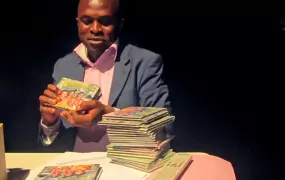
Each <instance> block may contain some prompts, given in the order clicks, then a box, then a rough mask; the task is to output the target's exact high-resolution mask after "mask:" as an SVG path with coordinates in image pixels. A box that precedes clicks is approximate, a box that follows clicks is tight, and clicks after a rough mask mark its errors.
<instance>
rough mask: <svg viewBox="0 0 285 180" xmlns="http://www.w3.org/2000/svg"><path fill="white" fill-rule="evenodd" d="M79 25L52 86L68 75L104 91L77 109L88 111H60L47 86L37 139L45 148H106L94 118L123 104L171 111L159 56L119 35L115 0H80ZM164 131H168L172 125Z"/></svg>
mask: <svg viewBox="0 0 285 180" xmlns="http://www.w3.org/2000/svg"><path fill="white" fill-rule="evenodd" d="M77 23H78V35H79V38H80V40H81V42H82V43H81V44H80V45H78V46H77V47H76V48H75V49H74V52H72V53H70V54H68V55H66V56H65V57H63V58H61V59H59V60H58V61H57V62H56V64H55V66H54V72H53V78H54V81H55V82H54V84H57V83H58V82H59V81H60V79H61V78H62V77H67V78H70V79H75V80H80V81H84V82H86V83H90V84H97V85H99V86H100V88H101V90H102V95H101V97H100V99H99V100H98V101H97V100H91V101H86V102H82V103H81V105H80V106H79V107H77V110H88V113H87V114H84V115H81V114H78V113H77V111H71V112H66V111H65V112H61V113H60V114H58V113H57V112H56V110H55V109H54V108H51V107H46V106H44V103H50V104H56V103H57V102H60V101H61V98H60V94H61V93H62V92H61V91H60V90H59V89H57V87H56V85H54V84H50V85H48V88H47V89H46V90H45V91H44V92H43V94H42V95H41V96H40V98H39V99H40V112H41V115H42V120H41V123H40V128H39V129H40V130H39V131H40V132H39V142H41V143H40V144H43V145H44V146H45V149H46V148H47V149H48V151H78V152H90V151H106V146H107V145H108V144H109V141H108V137H107V135H106V129H105V128H103V127H99V126H98V125H97V124H96V122H97V121H98V120H100V118H101V117H102V115H103V114H106V113H110V112H113V111H116V110H118V109H121V108H126V107H129V106H144V107H147V106H153V107H154V106H155V107H166V108H168V110H169V111H171V105H170V101H169V97H168V94H169V91H168V87H167V86H166V85H165V83H164V81H163V79H162V72H163V64H162V59H161V56H160V55H158V54H155V53H153V52H150V51H148V50H145V49H142V48H139V47H136V46H134V45H131V44H127V43H124V41H123V39H119V38H118V37H119V33H120V31H121V29H122V26H123V19H122V17H121V13H120V11H119V0H80V2H79V5H78V17H77ZM166 130H167V133H171V127H167V128H166ZM54 149H56V150H54Z"/></svg>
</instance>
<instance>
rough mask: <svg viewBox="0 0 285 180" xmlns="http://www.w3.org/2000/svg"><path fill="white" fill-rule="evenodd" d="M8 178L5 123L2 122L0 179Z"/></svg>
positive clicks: (0, 129) (0, 130)
mask: <svg viewBox="0 0 285 180" xmlns="http://www.w3.org/2000/svg"><path fill="white" fill-rule="evenodd" d="M6 179H7V170H6V160H5V144H4V130H3V124H2V123H0V180H6Z"/></svg>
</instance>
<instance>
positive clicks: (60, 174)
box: [34, 164, 102, 180]
mask: <svg viewBox="0 0 285 180" xmlns="http://www.w3.org/2000/svg"><path fill="white" fill-rule="evenodd" d="M101 173H102V168H101V167H100V165H99V164H84V165H69V166H46V167H45V168H44V169H43V170H42V171H41V172H40V173H39V174H38V175H37V177H36V178H35V179H34V180H74V179H76V180H97V179H99V178H100V175H101Z"/></svg>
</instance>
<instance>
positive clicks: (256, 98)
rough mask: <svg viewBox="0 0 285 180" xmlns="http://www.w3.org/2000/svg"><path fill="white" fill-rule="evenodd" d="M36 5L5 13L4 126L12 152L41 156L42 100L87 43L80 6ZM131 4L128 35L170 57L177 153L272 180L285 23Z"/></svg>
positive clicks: (0, 90)
mask: <svg viewBox="0 0 285 180" xmlns="http://www.w3.org/2000/svg"><path fill="white" fill-rule="evenodd" d="M59 2H60V3H59ZM33 3H34V4H33ZM33 3H32V1H29V2H26V1H25V2H11V5H9V6H7V12H1V15H2V16H1V17H2V19H1V21H2V22H1V23H2V25H1V27H2V28H1V29H2V30H1V35H2V36H1V46H2V47H1V49H2V50H1V51H2V52H1V66H0V67H1V70H0V73H1V76H0V77H1V86H0V94H1V96H0V102H1V119H0V121H2V122H4V123H5V144H6V151H7V152H35V143H36V137H37V126H38V121H39V118H40V115H39V111H38V96H39V95H40V94H41V93H42V91H43V90H44V89H45V88H46V86H47V84H48V83H51V82H52V79H51V73H52V70H53V65H54V63H55V61H56V60H57V59H58V58H60V57H62V56H64V55H65V54H67V53H70V52H71V51H72V50H73V48H74V47H76V45H77V44H78V43H79V40H78V38H77V27H76V21H75V18H76V5H77V1H76V0H69V1H68V0H61V1H55V0H48V1H35V2H33ZM135 3H138V4H135ZM159 3H160V4H159ZM125 5H126V6H125V7H126V10H125V12H126V24H125V29H124V33H123V34H124V36H125V37H126V38H128V39H129V40H131V41H132V42H133V43H134V44H137V45H140V46H141V47H144V48H147V49H150V50H152V51H155V52H157V53H160V54H161V55H162V56H163V57H164V62H165V80H166V82H167V83H168V84H169V87H170V91H171V99H172V102H173V108H174V113H175V115H176V119H177V120H176V123H175V130H176V135H177V137H176V139H175V140H174V141H173V147H174V149H175V150H177V151H202V152H207V153H210V154H213V155H217V156H219V157H221V158H224V159H226V160H228V161H230V162H231V163H232V165H233V167H234V168H235V172H236V176H237V179H255V178H256V177H258V176H259V175H261V176H260V177H259V179H266V178H269V177H271V178H272V176H269V172H271V170H272V169H273V166H272V165H273V161H274V158H273V155H276V154H278V153H279V152H281V150H280V149H279V148H276V147H278V144H276V143H275V141H276V142H277V143H278V140H279V139H278V138H279V137H280V135H281V131H278V130H279V129H278V126H279V125H276V124H275V122H276V119H274V118H273V117H271V118H269V119H268V118H266V112H267V111H268V110H269V109H268V108H269V106H270V105H269V104H268V103H267V100H269V99H270V98H268V95H269V96H271V98H272V97H273V95H274V93H273V94H271V93H269V91H268V89H271V88H273V86H271V85H272V84H273V81H274V80H275V78H273V79H272V78H271V76H270V75H272V73H271V69H270V64H271V63H273V62H275V61H276V60H279V59H281V58H280V57H279V56H278V53H280V52H282V48H283V47H282V46H280V43H279V42H281V41H282V40H283V42H284V32H282V31H281V28H280V16H274V17H273V16H266V15H264V14H263V15H260V13H254V12H253V11H254V10H251V9H250V8H248V7H247V6H240V7H241V8H242V9H241V8H240V7H237V6H235V7H236V8H237V9H238V10H234V9H231V8H232V7H234V6H232V5H225V8H222V7H220V6H219V5H217V4H215V5H216V6H213V4H203V5H196V4H195V5H194V4H193V3H191V5H186V4H185V3H182V2H178V1H177V2H175V1H174V2H171V3H166V2H165V1H160V2H159V1H156V2H155V4H153V3H150V1H149V2H148V1H143V2H141V1H140V2H134V1H132V2H128V3H125ZM244 7H247V8H244ZM4 9H5V8H4ZM209 9H210V10H209ZM224 9H227V10H226V11H224ZM248 12H251V13H248ZM280 40H281V41H280ZM283 44H284V43H283ZM283 54H284V53H283ZM279 127H280V126H279ZM278 135H279V136H278ZM278 149H279V150H278Z"/></svg>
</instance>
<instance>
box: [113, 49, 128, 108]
mask: <svg viewBox="0 0 285 180" xmlns="http://www.w3.org/2000/svg"><path fill="white" fill-rule="evenodd" d="M121 52H122V53H120V50H118V55H119V58H117V59H116V62H115V67H114V73H113V80H112V86H111V91H110V98H109V105H111V106H113V105H114V103H115V102H116V100H117V98H118V97H119V95H120V93H121V91H122V90H123V88H124V86H125V84H126V82H127V79H128V77H129V74H130V71H131V65H130V58H129V56H128V50H127V48H124V49H123V50H122V51H121Z"/></svg>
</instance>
